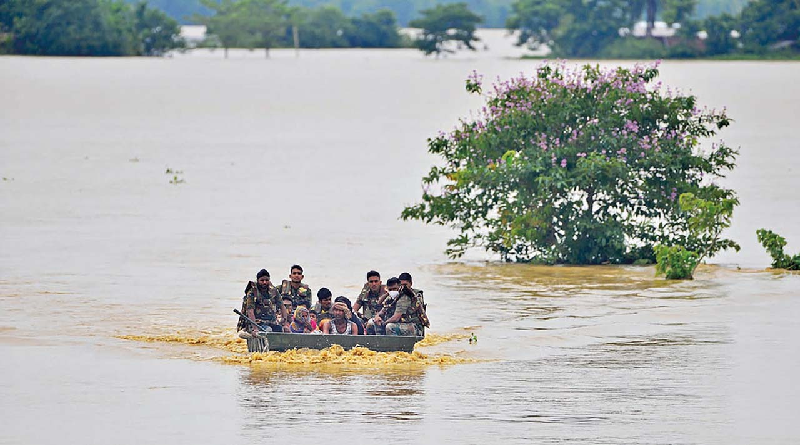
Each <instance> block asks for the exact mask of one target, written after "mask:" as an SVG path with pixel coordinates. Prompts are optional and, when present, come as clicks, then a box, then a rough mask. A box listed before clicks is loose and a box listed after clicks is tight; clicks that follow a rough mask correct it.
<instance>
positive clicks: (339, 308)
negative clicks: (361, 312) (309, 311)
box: [331, 301, 350, 320]
mask: <svg viewBox="0 0 800 445" xmlns="http://www.w3.org/2000/svg"><path fill="white" fill-rule="evenodd" d="M331 315H333V318H335V319H337V320H341V319H348V318H350V310H349V309H347V305H346V304H344V303H342V302H341V301H337V302H336V303H333V308H332V309H331Z"/></svg>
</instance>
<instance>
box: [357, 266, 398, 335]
mask: <svg viewBox="0 0 800 445" xmlns="http://www.w3.org/2000/svg"><path fill="white" fill-rule="evenodd" d="M399 291H400V280H399V279H398V278H396V277H392V278H389V279H388V280H387V281H386V297H385V298H384V299H383V302H382V304H381V309H380V310H378V311H377V312H376V313H375V315H373V316H372V318H369V319H367V322H366V324H365V328H366V331H367V335H386V322H385V320H387V319H389V318H391V317H392V315H394V309H395V304H396V303H397V299H398V298H399V297H400V292H399Z"/></svg>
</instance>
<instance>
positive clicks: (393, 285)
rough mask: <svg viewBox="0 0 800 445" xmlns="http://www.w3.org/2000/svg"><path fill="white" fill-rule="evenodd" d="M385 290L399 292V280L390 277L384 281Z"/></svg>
mask: <svg viewBox="0 0 800 445" xmlns="http://www.w3.org/2000/svg"><path fill="white" fill-rule="evenodd" d="M386 289H388V290H390V291H393V290H400V279H399V278H397V277H392V278H389V279H388V280H386Z"/></svg>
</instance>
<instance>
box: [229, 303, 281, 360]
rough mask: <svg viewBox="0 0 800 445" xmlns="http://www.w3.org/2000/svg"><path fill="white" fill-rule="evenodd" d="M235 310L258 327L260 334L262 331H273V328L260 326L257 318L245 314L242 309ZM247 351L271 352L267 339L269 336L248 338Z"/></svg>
mask: <svg viewBox="0 0 800 445" xmlns="http://www.w3.org/2000/svg"><path fill="white" fill-rule="evenodd" d="M233 312H235V313H236V314H237V315H239V317H241V318H242V319H243V320H245V321H247V322H248V323H250V324H252V325H253V326H255V327H256V328H258V331H259V334H260V333H262V332H272V331H271V330H267V329H264V328H262V327H261V326H259V325H258V323H256V322H255V320H253V319H252V318H250V317H248V316H247V315H245V314H243V313H242V312H241V311H240V310H238V309H234V310H233ZM247 352H269V341H267V337H262V336H260V335H259V336H257V337H255V338H250V339H248V340H247Z"/></svg>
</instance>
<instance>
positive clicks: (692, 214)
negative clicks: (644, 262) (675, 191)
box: [656, 191, 739, 280]
mask: <svg viewBox="0 0 800 445" xmlns="http://www.w3.org/2000/svg"><path fill="white" fill-rule="evenodd" d="M678 202H679V203H680V208H681V211H682V212H683V213H684V214H686V215H687V216H688V218H687V220H686V223H687V227H688V229H689V237H688V238H687V240H686V241H687V245H690V246H691V247H692V249H694V250H686V249H685V248H684V247H683V246H681V245H677V246H671V247H666V246H656V261H657V266H656V272H658V273H663V274H664V275H666V277H667V278H669V279H679V280H680V279H691V278H692V276H693V275H694V270H695V269H696V268H697V265H698V264H700V262H701V261H702V260H703V259H704V258H707V257H711V256H714V255H715V254H716V253H717V252H719V251H721V250H726V249H735V250H736V251H737V252H738V251H739V245H738V244H736V243H735V242H734V241H732V240H729V239H725V238H722V231H723V230H725V229H727V228H728V227H730V225H731V218H732V217H733V208H734V207H736V206H737V205H738V204H739V200H738V199H736V198H735V197H733V196H732V195H731V194H730V193H725V192H721V191H717V193H716V196H714V195H711V196H709V199H702V198H698V197H696V196H695V195H693V194H692V193H684V194H682V195H681V196H680V198H679V199H678Z"/></svg>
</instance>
